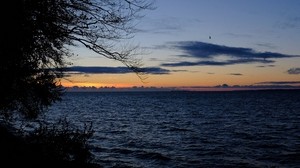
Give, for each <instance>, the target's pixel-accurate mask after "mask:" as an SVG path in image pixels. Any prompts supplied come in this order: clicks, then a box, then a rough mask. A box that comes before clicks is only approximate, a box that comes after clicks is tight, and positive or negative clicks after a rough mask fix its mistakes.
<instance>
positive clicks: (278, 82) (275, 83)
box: [256, 81, 300, 85]
mask: <svg viewBox="0 0 300 168" xmlns="http://www.w3.org/2000/svg"><path fill="white" fill-rule="evenodd" d="M256 84H263V85H264V84H267V85H293V84H300V81H267V82H259V83H256Z"/></svg>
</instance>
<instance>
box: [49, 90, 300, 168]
mask: <svg viewBox="0 0 300 168" xmlns="http://www.w3.org/2000/svg"><path fill="white" fill-rule="evenodd" d="M48 116H49V118H50V119H51V120H52V119H53V120H57V119H58V118H63V117H67V119H70V120H72V121H74V122H75V124H78V125H80V124H82V123H84V122H92V123H93V129H94V130H95V134H94V136H93V137H92V139H90V141H89V142H90V144H91V147H92V152H93V154H94V155H95V159H96V161H97V162H98V163H99V164H101V165H103V166H104V167H145V168H154V167H174V168H175V167H176V168H177V167H204V168H206V167H287V168H290V167H300V91H242V92H122V93H119V92H110V93H96V92H95V93H66V95H65V96H64V97H63V100H62V101H61V102H58V103H56V104H55V105H54V106H52V107H51V108H50V109H49V112H48Z"/></svg>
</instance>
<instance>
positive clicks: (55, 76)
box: [0, 0, 152, 164]
mask: <svg viewBox="0 0 300 168" xmlns="http://www.w3.org/2000/svg"><path fill="white" fill-rule="evenodd" d="M146 9H152V3H151V2H147V1H146V0H109V1H108V0H56V1H53V0H43V1H40V0H19V1H8V2H5V3H3V4H2V5H1V14H0V17H1V21H2V26H1V28H2V29H1V31H0V36H1V45H0V59H1V60H0V74H1V81H0V94H1V96H0V116H1V120H0V121H1V123H2V124H7V123H11V122H14V119H15V118H18V119H20V117H22V118H23V117H24V118H25V119H26V121H27V122H31V121H34V120H35V119H37V118H38V117H39V115H40V114H41V113H42V112H43V111H44V109H45V108H47V107H48V106H50V105H51V104H52V103H53V102H55V101H57V100H60V98H61V95H62V93H63V88H62V86H61V83H60V79H61V78H63V76H64V68H65V67H67V66H68V65H70V64H71V62H68V61H67V60H68V58H69V57H72V56H74V53H72V51H71V50H70V49H69V47H70V46H77V45H83V46H85V47H86V48H88V49H90V50H92V51H94V52H96V53H97V54H99V55H101V56H104V57H106V58H108V59H113V60H117V61H120V62H122V63H123V64H124V65H126V66H127V67H128V68H129V69H131V70H132V71H133V72H135V73H137V74H138V75H142V74H143V72H142V71H141V69H140V66H141V63H140V61H139V60H138V59H137V58H135V57H134V56H135V54H136V53H135V51H136V49H137V46H128V47H127V48H126V47H119V45H118V44H120V42H121V41H122V40H126V39H128V38H131V37H132V36H133V33H134V32H135V31H136V30H135V28H134V27H135V21H136V20H137V19H139V17H141V15H139V14H140V12H141V11H142V10H146ZM15 116H17V117H15ZM7 121H9V122H7ZM59 124H62V126H63V127H49V125H41V127H39V128H37V129H35V130H34V131H33V132H30V133H31V134H30V135H28V136H26V137H25V140H24V142H23V140H20V141H19V138H24V135H25V134H26V131H25V130H23V131H24V132H22V134H21V136H15V135H9V132H7V131H2V127H0V133H1V134H3V135H5V137H8V139H4V140H3V141H2V140H1V143H2V142H3V143H11V142H16V143H17V144H19V145H17V147H20V149H18V150H16V151H17V153H18V151H19V150H21V149H23V148H25V147H24V146H26V148H27V147H28V145H29V146H30V147H29V148H30V149H32V148H31V147H33V148H36V150H37V151H38V153H40V152H42V153H43V151H44V150H46V151H47V152H48V153H43V154H42V155H47V156H49V157H50V158H52V159H54V160H57V158H60V159H62V161H65V160H67V161H72V162H73V161H76V164H77V162H78V163H85V162H88V161H89V159H90V155H89V151H88V150H87V149H88V148H87V146H86V143H87V139H88V138H89V137H90V136H91V135H92V130H91V129H88V130H84V131H83V132H82V131H78V130H74V129H73V128H71V127H69V124H68V122H61V123H59ZM11 139H14V140H15V141H10V140H11ZM28 142H32V143H33V144H28ZM20 144H21V145H20ZM4 146H5V144H4ZM11 147H14V145H11ZM14 148H15V147H14ZM13 151H14V150H13ZM21 151H22V150H21ZM25 151H26V150H25ZM5 152H8V153H5ZM9 153H10V150H9V149H8V150H4V152H3V151H2V152H1V156H0V158H1V160H2V156H11V155H9ZM21 153H22V152H21ZM21 156H26V154H24V155H21ZM35 156H36V157H37V156H38V155H35ZM26 158H27V159H28V157H26ZM4 160H5V159H4ZM29 160H30V159H29Z"/></svg>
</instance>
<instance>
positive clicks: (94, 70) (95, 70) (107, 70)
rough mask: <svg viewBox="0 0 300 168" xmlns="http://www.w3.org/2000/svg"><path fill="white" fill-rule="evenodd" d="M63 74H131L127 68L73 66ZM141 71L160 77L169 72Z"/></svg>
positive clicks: (160, 69)
mask: <svg viewBox="0 0 300 168" xmlns="http://www.w3.org/2000/svg"><path fill="white" fill-rule="evenodd" d="M64 71H65V72H68V73H84V74H86V73H87V74H126V73H132V71H131V70H130V69H128V68H127V67H98V66H92V67H85V66H73V67H67V68H65V69H64ZM141 71H143V72H145V73H147V74H156V75H162V74H169V73H170V70H168V69H163V68H160V67H145V68H141Z"/></svg>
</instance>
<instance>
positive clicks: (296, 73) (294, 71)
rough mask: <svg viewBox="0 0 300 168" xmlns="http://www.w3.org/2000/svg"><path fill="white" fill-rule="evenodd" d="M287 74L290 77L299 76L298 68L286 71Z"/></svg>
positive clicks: (299, 69) (299, 70)
mask: <svg viewBox="0 0 300 168" xmlns="http://www.w3.org/2000/svg"><path fill="white" fill-rule="evenodd" d="M287 73H288V74H291V75H298V74H300V68H291V69H289V70H287Z"/></svg>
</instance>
